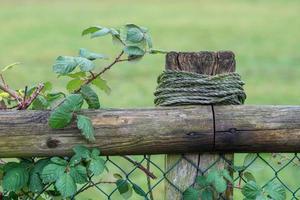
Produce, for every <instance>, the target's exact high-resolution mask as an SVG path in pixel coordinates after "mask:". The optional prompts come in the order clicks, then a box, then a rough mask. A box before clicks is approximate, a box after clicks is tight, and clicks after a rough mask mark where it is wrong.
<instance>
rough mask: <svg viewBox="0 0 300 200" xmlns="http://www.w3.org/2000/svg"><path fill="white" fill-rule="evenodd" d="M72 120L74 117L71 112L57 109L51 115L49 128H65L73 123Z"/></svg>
mask: <svg viewBox="0 0 300 200" xmlns="http://www.w3.org/2000/svg"><path fill="white" fill-rule="evenodd" d="M72 118H73V115H72V113H71V112H66V111H65V110H63V109H58V108H57V109H56V110H54V111H53V112H52V113H51V115H50V119H49V126H50V127H51V128H55V129H58V128H64V127H66V126H68V125H69V124H70V123H71V120H72Z"/></svg>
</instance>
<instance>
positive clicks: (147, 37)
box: [145, 33, 153, 49]
mask: <svg viewBox="0 0 300 200" xmlns="http://www.w3.org/2000/svg"><path fill="white" fill-rule="evenodd" d="M145 39H146V42H147V45H148V47H149V49H152V47H153V44H152V39H151V36H150V35H149V34H148V33H147V34H145Z"/></svg>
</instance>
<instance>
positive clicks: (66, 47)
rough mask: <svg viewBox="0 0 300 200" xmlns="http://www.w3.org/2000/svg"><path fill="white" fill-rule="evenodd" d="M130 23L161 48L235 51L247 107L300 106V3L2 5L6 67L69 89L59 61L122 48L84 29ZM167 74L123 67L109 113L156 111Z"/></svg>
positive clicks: (0, 56)
mask: <svg viewBox="0 0 300 200" xmlns="http://www.w3.org/2000/svg"><path fill="white" fill-rule="evenodd" d="M128 22H132V23H136V24H138V25H142V26H146V27H148V28H149V29H150V32H151V34H152V38H153V41H154V47H155V48H157V49H164V50H176V51H200V50H216V51H217V50H232V51H234V52H235V54H236V60H237V71H238V72H239V73H240V74H241V75H242V77H243V80H244V81H245V82H246V86H245V90H246V93H247V95H248V99H247V101H246V103H247V104H286V105H297V104H300V92H299V86H300V78H299V76H300V67H299V63H300V54H299V52H300V45H299V39H300V1H299V0H215V1H211V0H184V1H183V0H180V1H179V0H172V1H171V0H165V1H159V0H152V1H146V0H145V1H143V0H133V1H129V0H110V1H109V0H102V1H99V0H89V1H83V0H64V1H61V0H60V1H59V0H51V1H40V0H23V1H18V0H0V24H1V29H0V30H1V31H0V44H1V48H0V66H5V65H8V64H10V63H13V62H16V61H20V62H22V63H23V64H22V65H21V66H20V67H17V68H15V69H14V70H11V71H9V72H7V73H6V74H5V77H6V79H7V82H8V83H9V84H10V85H11V86H12V87H14V88H19V87H23V86H24V84H27V85H32V84H34V83H37V82H39V81H54V82H55V84H56V88H57V90H61V89H64V88H63V86H64V85H65V83H66V82H67V80H68V79H67V78H61V80H60V81H57V79H56V75H55V74H54V73H52V64H53V63H54V60H55V59H56V57H57V56H59V55H76V54H77V52H78V49H79V48H81V47H85V48H88V49H90V50H94V51H98V52H102V53H105V54H108V55H111V56H112V57H113V56H114V55H116V54H117V53H118V48H117V47H115V46H112V45H111V41H110V39H109V38H98V39H93V40H90V39H89V38H88V37H81V35H80V34H81V31H82V30H83V29H84V28H86V27H88V26H90V25H103V26H119V25H122V24H125V23H128ZM103 66H104V63H102V62H99V69H100V68H101V67H103ZM163 69H164V56H163V55H153V56H149V57H148V56H147V57H145V58H144V59H143V60H142V61H140V62H138V63H136V64H134V65H132V64H121V65H118V66H115V67H114V68H113V69H112V70H111V71H110V72H108V73H107V74H106V75H105V78H106V79H107V80H108V83H109V85H110V86H111V88H112V93H111V95H110V96H107V95H106V94H104V93H100V98H101V103H102V105H103V107H126V108H129V107H151V106H153V91H154V90H155V87H156V78H157V76H158V75H159V74H160V73H161V71H162V70H163ZM157 159H158V160H157V162H158V161H160V162H161V163H160V164H161V165H162V166H163V163H162V158H161V157H158V158H157ZM298 171H299V170H298ZM295 173H296V172H295ZM264 174H266V173H264ZM298 174H299V173H298ZM286 178H287V179H289V180H290V181H291V182H292V183H291V184H296V183H298V184H299V182H300V181H297V180H295V178H293V177H286ZM299 185H300V184H299ZM86 198H87V197H83V199H86ZM91 198H92V197H91ZM92 199H97V198H96V197H95V198H92Z"/></svg>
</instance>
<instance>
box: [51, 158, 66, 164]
mask: <svg viewBox="0 0 300 200" xmlns="http://www.w3.org/2000/svg"><path fill="white" fill-rule="evenodd" d="M50 160H51V162H53V163H54V164H57V165H62V166H67V165H68V162H67V161H66V160H64V159H62V158H60V157H52V158H51V159H50Z"/></svg>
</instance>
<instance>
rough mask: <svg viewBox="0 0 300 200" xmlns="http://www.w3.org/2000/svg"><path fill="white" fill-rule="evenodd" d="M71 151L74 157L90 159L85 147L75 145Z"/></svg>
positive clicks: (88, 151)
mask: <svg viewBox="0 0 300 200" xmlns="http://www.w3.org/2000/svg"><path fill="white" fill-rule="evenodd" d="M73 151H74V152H75V154H76V155H78V156H80V157H81V158H83V159H87V158H90V154H91V153H90V150H89V149H88V148H87V147H85V146H82V145H76V146H75V147H73Z"/></svg>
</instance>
